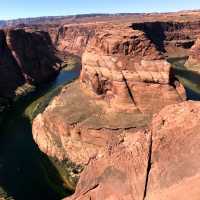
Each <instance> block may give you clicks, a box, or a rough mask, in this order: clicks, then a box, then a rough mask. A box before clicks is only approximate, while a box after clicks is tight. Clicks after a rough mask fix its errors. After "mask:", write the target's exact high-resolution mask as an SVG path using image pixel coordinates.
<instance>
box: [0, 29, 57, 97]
mask: <svg viewBox="0 0 200 200" xmlns="http://www.w3.org/2000/svg"><path fill="white" fill-rule="evenodd" d="M0 54H1V59H0V96H1V97H12V96H13V95H14V91H15V89H16V88H17V87H18V86H20V85H22V84H23V83H25V82H30V83H33V84H39V83H41V82H45V81H47V80H49V79H50V78H52V77H53V76H55V75H56V74H57V73H58V71H59V68H60V64H59V63H60V61H59V59H58V58H57V57H56V56H55V49H54V47H53V45H52V43H51V39H50V37H49V34H48V33H46V32H42V31H40V32H39V31H37V32H26V31H24V30H20V29H17V30H1V31H0Z"/></svg>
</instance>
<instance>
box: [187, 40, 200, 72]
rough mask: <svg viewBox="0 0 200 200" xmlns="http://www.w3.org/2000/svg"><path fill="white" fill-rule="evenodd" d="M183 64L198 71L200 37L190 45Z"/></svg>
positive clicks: (199, 69) (199, 68)
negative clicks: (186, 58)
mask: <svg viewBox="0 0 200 200" xmlns="http://www.w3.org/2000/svg"><path fill="white" fill-rule="evenodd" d="M185 66H186V68H188V69H189V70H193V71H196V72H199V71H200V38H198V39H197V40H196V42H195V44H194V45H193V46H192V48H191V50H190V53H189V58H188V60H187V62H186V64H185Z"/></svg>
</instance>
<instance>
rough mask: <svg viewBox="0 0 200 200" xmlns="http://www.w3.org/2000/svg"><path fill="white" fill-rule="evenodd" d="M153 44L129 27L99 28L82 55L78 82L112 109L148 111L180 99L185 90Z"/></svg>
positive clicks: (146, 36)
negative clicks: (100, 29) (101, 29)
mask: <svg viewBox="0 0 200 200" xmlns="http://www.w3.org/2000/svg"><path fill="white" fill-rule="evenodd" d="M156 47H157V46H156V45H155V44H154V43H152V41H151V40H150V39H149V38H148V35H147V34H146V33H144V32H141V31H136V30H132V29H131V28H126V27H114V28H111V29H104V30H103V31H99V32H97V34H96V35H95V37H93V39H92V40H91V42H90V43H89V45H88V46H87V48H86V51H85V52H84V54H83V56H82V64H83V66H82V68H83V69H82V72H81V78H80V79H81V82H82V84H83V85H84V86H86V87H87V88H89V89H90V90H92V91H93V92H94V93H95V94H96V95H98V96H101V97H102V98H103V99H104V100H106V101H107V102H108V103H109V104H110V105H111V106H112V107H114V108H122V109H126V108H127V107H129V108H130V107H135V108H136V109H138V110H139V111H141V112H142V113H146V114H150V113H155V112H157V111H159V110H160V109H161V108H162V107H163V106H165V105H168V104H171V103H175V102H178V101H181V100H183V99H184V98H185V97H184V89H183V87H182V86H181V84H180V83H178V81H177V80H175V78H174V77H173V71H172V68H171V65H170V64H169V63H168V62H167V61H166V60H165V59H164V57H163V56H162V55H161V53H160V51H158V50H157V48H156Z"/></svg>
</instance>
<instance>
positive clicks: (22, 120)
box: [0, 65, 80, 200]
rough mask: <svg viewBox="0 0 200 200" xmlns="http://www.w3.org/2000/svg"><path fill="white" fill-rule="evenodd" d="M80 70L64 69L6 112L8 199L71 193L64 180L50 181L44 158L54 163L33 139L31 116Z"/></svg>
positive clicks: (1, 132) (45, 199)
mask: <svg viewBox="0 0 200 200" xmlns="http://www.w3.org/2000/svg"><path fill="white" fill-rule="evenodd" d="M79 73H80V65H79V66H77V67H75V68H74V69H71V70H70V71H61V72H60V74H59V75H58V77H57V78H56V80H54V81H52V82H51V83H49V84H46V85H43V86H42V87H40V88H39V89H37V90H36V91H34V92H31V93H30V94H28V95H26V96H24V97H21V98H19V99H18V100H17V101H16V102H15V103H14V106H13V107H12V108H11V109H10V110H9V111H8V112H7V113H6V115H5V116H4V121H3V124H2V125H1V127H0V193H2V194H3V193H4V192H6V193H7V195H5V194H3V195H4V196H7V198H6V199H15V200H27V199H28V200H57V199H61V198H63V197H64V196H66V195H67V194H70V193H71V192H70V191H67V190H64V189H63V187H62V182H59V181H58V183H57V184H56V185H55V184H52V182H51V181H50V178H49V177H48V175H49V174H48V173H47V171H46V170H45V167H44V164H43V161H44V160H45V162H48V164H47V165H49V167H50V165H51V163H50V162H49V161H47V158H44V155H42V153H41V152H40V151H39V149H38V147H37V145H36V144H35V143H34V141H33V138H32V127H31V126H32V125H31V119H32V117H34V116H35V115H36V113H37V112H38V110H40V111H42V109H44V107H45V106H46V105H48V102H49V100H50V99H51V98H52V97H53V96H55V95H56V94H57V93H58V92H59V90H60V88H61V87H62V86H63V85H65V84H67V83H69V82H70V81H72V80H73V79H75V78H77V77H78V76H79ZM52 170H54V169H53V166H51V172H52ZM53 173H54V174H56V171H55V172H53ZM59 183H60V185H59Z"/></svg>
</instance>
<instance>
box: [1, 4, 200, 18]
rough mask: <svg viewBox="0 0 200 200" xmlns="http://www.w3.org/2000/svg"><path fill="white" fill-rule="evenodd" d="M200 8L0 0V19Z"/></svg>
mask: <svg viewBox="0 0 200 200" xmlns="http://www.w3.org/2000/svg"><path fill="white" fill-rule="evenodd" d="M189 9H200V0H0V20H1V19H16V18H24V17H38V16H60V15H71V14H85V13H119V12H120V13H123V12H131V13H135V12H137V13H138V12H139V13H141V12H167V11H178V10H189Z"/></svg>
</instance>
